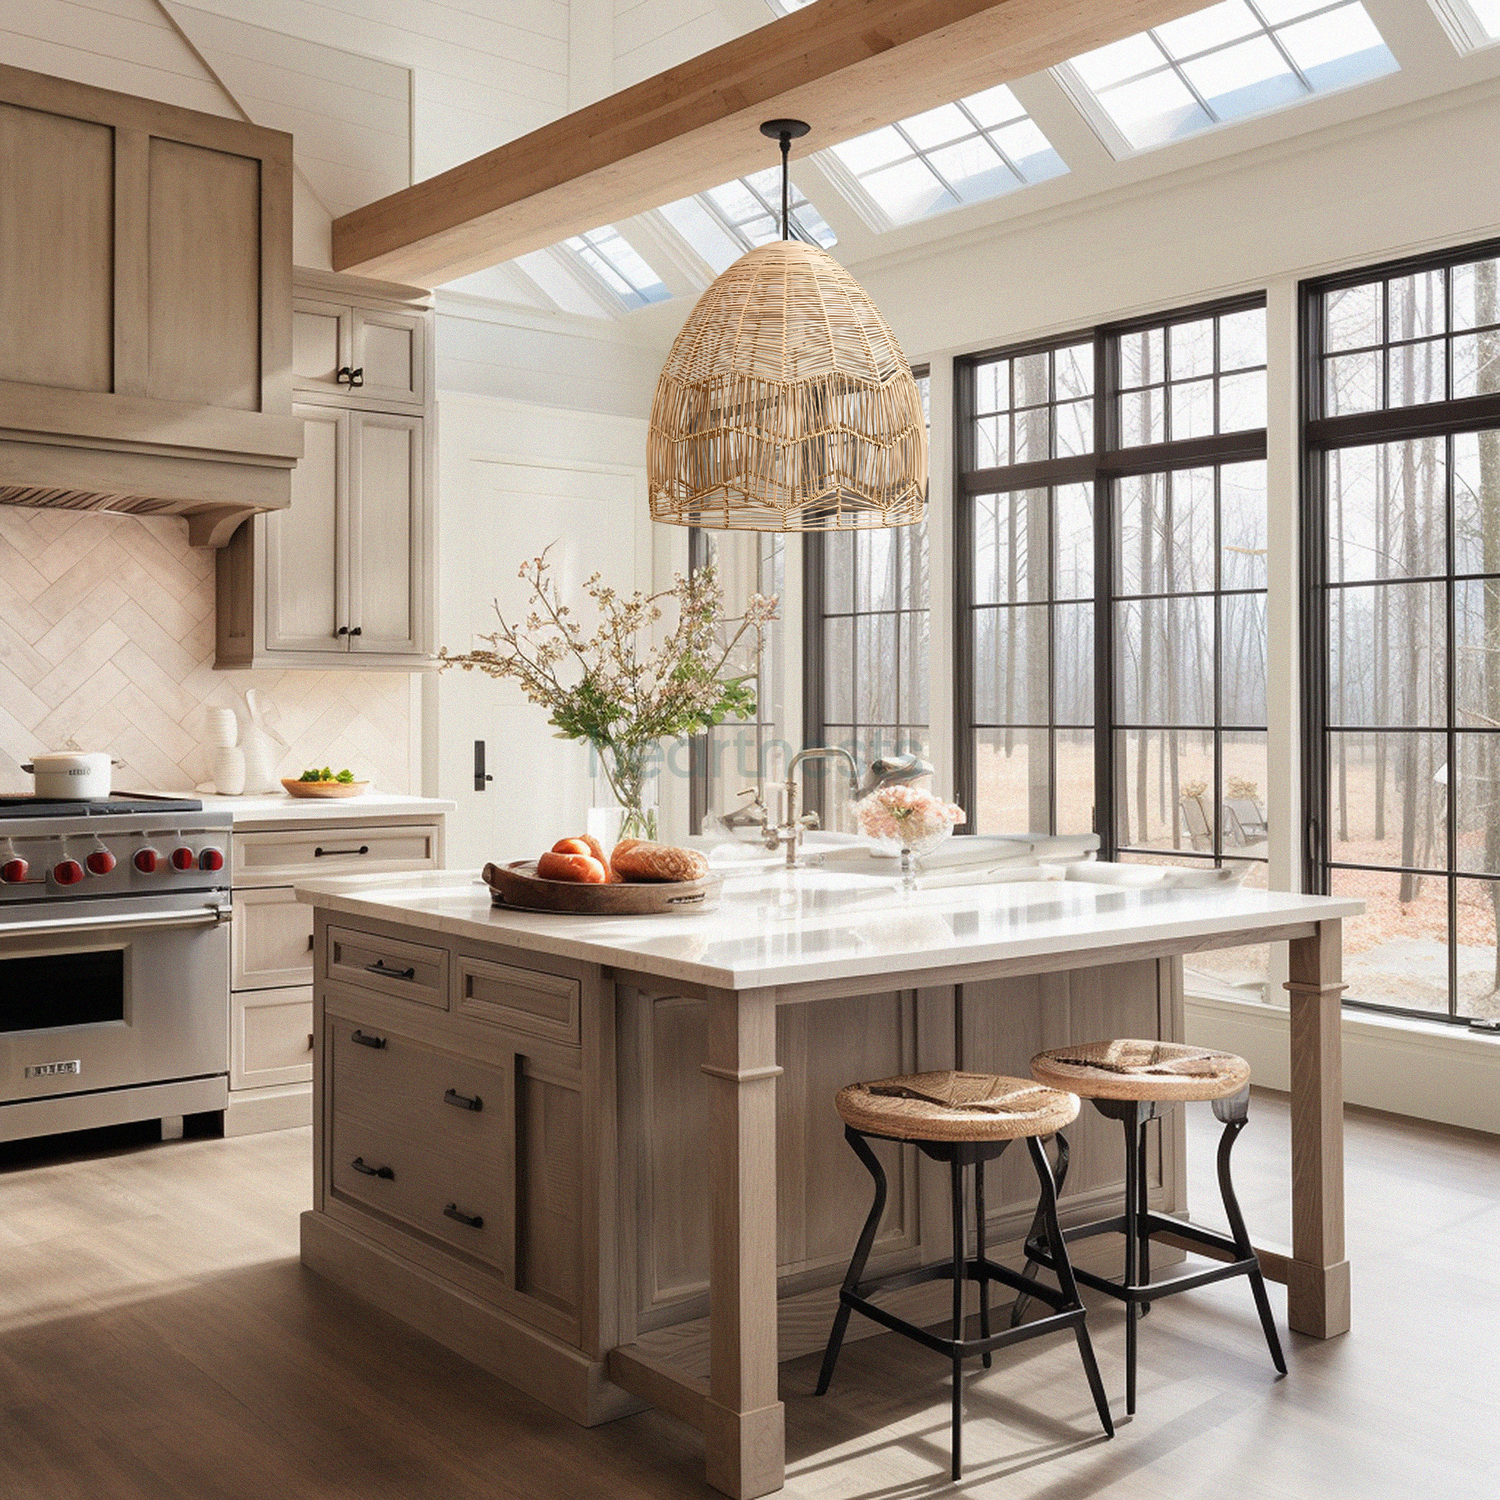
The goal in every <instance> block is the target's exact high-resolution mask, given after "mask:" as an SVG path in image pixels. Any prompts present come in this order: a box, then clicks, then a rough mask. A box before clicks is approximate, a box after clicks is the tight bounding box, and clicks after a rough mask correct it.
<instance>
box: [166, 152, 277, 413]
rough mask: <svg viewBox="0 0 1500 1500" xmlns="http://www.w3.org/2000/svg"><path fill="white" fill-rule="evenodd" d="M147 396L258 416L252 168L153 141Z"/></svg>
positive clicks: (256, 185) (242, 159)
mask: <svg viewBox="0 0 1500 1500" xmlns="http://www.w3.org/2000/svg"><path fill="white" fill-rule="evenodd" d="M150 172H151V189H150V194H149V202H150V261H149V265H150V283H149V287H150V290H149V313H148V318H147V327H148V332H149V341H150V355H149V362H148V374H147V385H146V394H147V395H148V396H154V397H156V398H158V399H159V400H162V401H184V402H192V403H194V404H195V405H198V406H222V407H231V408H234V409H237V410H240V411H259V410H260V404H261V400H260V397H261V390H260V335H261V328H260V275H261V267H260V163H259V162H256V161H253V160H252V159H251V158H249V157H247V156H234V155H231V154H230V153H229V152H227V151H210V150H206V149H205V148H203V147H201V146H187V145H184V144H182V143H181V142H180V141H169V140H162V139H159V138H153V140H152V141H151V146H150Z"/></svg>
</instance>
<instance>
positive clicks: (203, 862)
mask: <svg viewBox="0 0 1500 1500" xmlns="http://www.w3.org/2000/svg"><path fill="white" fill-rule="evenodd" d="M198 868H199V869H200V870H222V869H223V868H224V851H223V850H222V849H204V850H203V851H202V852H201V853H200V854H199V855H198Z"/></svg>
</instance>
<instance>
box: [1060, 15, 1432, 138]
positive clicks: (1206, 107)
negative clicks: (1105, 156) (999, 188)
mask: <svg viewBox="0 0 1500 1500" xmlns="http://www.w3.org/2000/svg"><path fill="white" fill-rule="evenodd" d="M1235 3H1237V4H1241V5H1243V6H1244V7H1245V9H1247V10H1248V11H1249V12H1250V15H1251V17H1252V19H1253V20H1254V22H1255V23H1256V29H1255V30H1252V31H1248V32H1244V33H1241V34H1239V35H1236V36H1232V37H1226V38H1221V39H1220V40H1218V41H1216V42H1214V43H1213V44H1212V45H1211V46H1204V47H1201V48H1199V49H1197V50H1195V51H1184V52H1183V53H1182V54H1181V55H1177V54H1175V53H1174V52H1173V51H1172V48H1171V46H1170V45H1169V43H1168V42H1166V41H1164V40H1162V38H1161V36H1159V35H1158V33H1159V32H1161V31H1163V30H1166V29H1168V28H1169V27H1172V26H1175V25H1178V24H1180V22H1182V21H1188V20H1193V19H1195V18H1197V17H1199V16H1203V15H1206V14H1207V13H1208V12H1209V11H1212V10H1215V9H1217V8H1218V7H1217V6H1216V5H1208V6H1205V7H1204V8H1203V9H1202V10H1200V11H1193V12H1191V13H1189V14H1188V15H1186V16H1182V17H1179V18H1178V19H1177V20H1175V21H1169V22H1163V23H1162V25H1161V26H1159V27H1148V28H1147V29H1146V30H1145V31H1140V32H1136V33H1134V34H1133V35H1132V36H1130V37H1126V38H1122V40H1121V42H1116V43H1111V44H1110V45H1111V46H1120V45H1122V44H1123V43H1124V42H1135V41H1138V40H1140V39H1142V38H1144V39H1146V40H1147V41H1149V43H1150V44H1151V45H1152V46H1153V47H1154V48H1155V49H1156V52H1157V54H1158V56H1159V58H1160V62H1157V63H1153V64H1152V65H1151V66H1150V67H1143V68H1141V69H1140V70H1139V71H1136V72H1132V73H1127V74H1122V75H1121V76H1120V77H1118V78H1111V79H1110V81H1109V82H1108V83H1106V84H1100V85H1098V86H1095V85H1093V84H1091V83H1089V82H1088V81H1087V80H1086V79H1085V77H1084V75H1083V73H1082V71H1081V70H1080V69H1079V68H1078V67H1077V62H1078V59H1077V58H1070V59H1069V60H1068V61H1066V62H1064V63H1060V64H1058V65H1057V66H1055V67H1054V68H1052V69H1051V72H1052V76H1053V78H1054V79H1055V80H1056V81H1057V83H1058V84H1059V86H1060V87H1061V88H1062V89H1063V91H1064V92H1065V93H1066V94H1067V95H1068V97H1069V98H1070V99H1071V100H1072V101H1073V103H1074V105H1075V106H1076V107H1077V108H1078V109H1079V111H1080V112H1081V113H1082V114H1083V116H1084V117H1085V119H1087V120H1088V122H1089V124H1090V125H1091V126H1092V127H1093V128H1094V131H1095V133H1096V134H1097V135H1098V136H1099V138H1100V139H1101V140H1102V141H1103V142H1104V144H1105V146H1106V147H1107V148H1108V150H1109V152H1110V154H1111V155H1112V156H1114V157H1115V158H1116V160H1124V159H1126V158H1128V157H1131V156H1137V155H1140V154H1141V153H1143V152H1147V151H1155V150H1159V149H1161V148H1162V147H1165V146H1174V145H1178V144H1181V143H1182V142H1183V141H1187V140H1191V139H1193V138H1195V137H1197V136H1201V135H1205V134H1207V133H1208V132H1210V131H1214V130H1222V129H1224V128H1225V127H1227V126H1231V125H1239V124H1244V123H1245V122H1247V121H1249V120H1253V119H1262V118H1264V117H1265V116H1267V115H1272V114H1280V113H1281V112H1282V111H1284V110H1287V109H1291V108H1293V107H1294V106H1296V105H1299V104H1306V103H1309V102H1310V101H1312V100H1315V99H1326V98H1330V97H1332V96H1333V95H1334V94H1339V93H1342V92H1344V91H1345V90H1346V89H1350V88H1357V87H1359V86H1361V85H1363V84H1366V83H1373V82H1375V81H1376V80H1378V79H1380V78H1388V77H1390V76H1391V75H1392V74H1393V73H1396V72H1399V71H1400V69H1401V64H1400V62H1399V60H1398V59H1397V58H1396V56H1395V54H1394V53H1393V52H1392V51H1391V47H1390V44H1389V43H1388V42H1387V41H1386V39H1385V35H1384V33H1383V32H1382V31H1381V30H1380V28H1379V26H1378V25H1377V24H1376V22H1375V19H1374V17H1372V16H1371V15H1370V13H1369V11H1368V10H1366V8H1365V6H1364V4H1363V0H1322V3H1321V4H1310V5H1309V6H1308V8H1307V9H1306V10H1303V11H1299V12H1296V13H1294V14H1290V15H1285V16H1283V17H1282V18H1281V19H1278V20H1275V21H1272V20H1268V19H1267V15H1266V10H1265V8H1264V7H1263V5H1262V3H1261V0H1235ZM1434 3H1435V4H1437V3H1442V0H1434ZM1354 7H1357V8H1358V9H1359V11H1360V13H1361V16H1362V17H1363V19H1364V21H1365V22H1366V23H1368V25H1369V27H1370V29H1371V31H1373V32H1374V34H1375V36H1376V37H1377V38H1378V39H1379V42H1380V48H1381V50H1383V51H1384V53H1385V56H1386V58H1387V59H1388V65H1387V66H1384V67H1381V68H1379V69H1378V70H1376V71H1371V72H1366V73H1363V74H1361V75H1360V76H1358V77H1354V78H1350V79H1347V80H1345V81H1341V82H1336V83H1333V84H1331V85H1322V86H1319V85H1316V84H1314V83H1313V82H1312V81H1311V79H1310V78H1309V76H1308V73H1309V69H1307V68H1305V67H1304V66H1303V65H1302V64H1300V63H1298V62H1297V60H1296V58H1295V57H1294V56H1293V55H1292V51H1291V49H1290V48H1289V47H1288V45H1287V43H1286V41H1285V39H1284V37H1283V35H1282V33H1284V32H1287V31H1290V30H1292V29H1294V28H1296V27H1299V26H1302V25H1304V24H1306V23H1307V22H1310V21H1316V20H1318V19H1320V18H1323V17H1327V16H1331V15H1334V14H1336V13H1337V12H1339V11H1343V10H1347V9H1351V8H1354ZM1255 42H1264V43H1269V45H1270V46H1271V47H1272V48H1273V49H1274V51H1275V53H1276V55H1277V57H1278V59H1279V61H1280V62H1281V64H1282V65H1283V67H1284V68H1285V70H1286V71H1285V73H1278V74H1276V75H1275V77H1276V78H1287V77H1289V78H1290V79H1291V80H1292V81H1293V82H1294V83H1295V84H1296V86H1297V87H1298V88H1299V89H1300V90H1301V92H1300V93H1299V94H1298V95H1297V96H1296V97H1294V98H1289V99H1283V100H1279V101H1274V102H1270V103H1267V104H1266V105H1265V106H1264V107H1262V108H1258V109H1250V110H1247V111H1245V112H1243V113H1236V114H1231V115H1225V114H1223V113H1221V112H1220V111H1219V110H1218V109H1216V108H1215V106H1214V103H1213V102H1212V100H1211V99H1210V97H1208V96H1207V95H1206V94H1205V92H1204V90H1203V89H1201V88H1200V87H1199V86H1198V85H1197V84H1196V83H1194V81H1193V79H1192V77H1191V76H1190V74H1189V72H1188V71H1187V70H1188V69H1189V68H1191V67H1192V66H1193V65H1194V64H1198V63H1204V62H1207V61H1209V60H1211V59H1213V58H1215V57H1216V56H1220V55H1222V54H1224V53H1227V52H1230V51H1233V50H1234V49H1236V48H1239V47H1243V46H1246V45H1248V44H1251V43H1255ZM1096 50H1097V51H1100V52H1103V51H1105V50H1107V49H1105V48H1098V49H1096ZM1367 50H1374V49H1367ZM1091 55H1092V54H1090V53H1083V54H1080V56H1081V57H1088V56H1091ZM1358 55H1359V53H1358V52H1349V53H1345V54H1342V56H1341V57H1339V58H1335V59H1333V62H1335V63H1337V62H1343V61H1347V60H1348V59H1349V58H1352V57H1356V56H1358ZM1162 76H1166V77H1169V78H1170V79H1171V80H1172V82H1173V83H1174V84H1175V85H1176V86H1178V87H1179V88H1181V89H1182V90H1184V91H1185V92H1186V93H1187V95H1188V96H1189V98H1190V100H1191V104H1192V107H1193V108H1194V110H1195V111H1198V112H1201V115H1202V116H1203V119H1204V123H1202V124H1198V125H1194V126H1193V127H1192V128H1190V129H1185V130H1180V131H1178V132H1175V133H1171V134H1168V135H1166V136H1164V137H1162V138H1160V139H1146V140H1143V141H1141V142H1140V143H1139V144H1138V143H1137V142H1136V141H1134V140H1132V139H1131V136H1130V135H1129V134H1128V133H1127V130H1128V126H1126V125H1125V124H1122V123H1120V122H1119V121H1117V120H1116V118H1115V116H1114V114H1113V113H1112V112H1111V110H1110V108H1109V106H1108V104H1107V103H1106V102H1105V98H1106V96H1108V95H1109V94H1112V93H1115V92H1117V91H1119V90H1121V89H1124V88H1127V87H1129V86H1131V85H1134V84H1139V83H1143V82H1145V81H1146V80H1148V79H1151V78H1157V77H1162ZM1225 97H1227V95H1223V94H1219V95H1214V96H1213V98H1216V99H1219V100H1221V101H1222V99H1224V98H1225Z"/></svg>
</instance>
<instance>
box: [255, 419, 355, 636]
mask: <svg viewBox="0 0 1500 1500" xmlns="http://www.w3.org/2000/svg"><path fill="white" fill-rule="evenodd" d="M294 410H295V411H296V414H297V415H298V416H300V417H302V418H303V419H304V424H303V433H304V448H303V454H302V461H301V463H299V464H298V465H297V467H296V468H295V469H293V470H292V505H291V509H290V510H282V511H274V512H272V513H271V514H270V515H268V516H267V517H266V518H265V528H266V598H265V609H266V649H267V650H269V651H339V650H343V649H345V645H344V643H345V642H346V640H347V639H348V637H347V636H341V635H339V634H338V628H339V626H340V625H342V624H345V623H346V617H345V608H344V605H345V598H346V594H345V588H344V584H343V581H342V568H343V563H342V560H341V559H342V553H341V548H340V542H341V539H342V533H343V529H344V526H345V524H346V521H345V515H346V511H347V503H348V500H347V485H348V430H349V414H348V413H347V412H342V411H336V410H333V409H332V408H330V407H324V406H299V407H296V408H294Z"/></svg>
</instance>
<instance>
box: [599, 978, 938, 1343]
mask: <svg viewBox="0 0 1500 1500" xmlns="http://www.w3.org/2000/svg"><path fill="white" fill-rule="evenodd" d="M617 996H618V999H617V1011H616V1018H617V1026H618V1034H619V1061H618V1065H619V1070H620V1079H621V1087H620V1122H619V1130H620V1149H621V1161H622V1181H621V1197H622V1201H626V1202H629V1203H633V1204H636V1205H639V1208H638V1209H637V1211H636V1216H635V1231H634V1236H633V1239H634V1243H633V1246H632V1247H631V1252H630V1253H631V1254H633V1256H634V1266H633V1273H627V1281H628V1280H631V1279H633V1281H634V1286H635V1309H634V1311H635V1324H636V1328H637V1329H638V1330H639V1331H641V1332H645V1331H648V1330H650V1329H652V1328H658V1327H663V1326H666V1325H668V1324H672V1323H677V1322H681V1321H683V1320H684V1319H687V1318H694V1317H699V1316H701V1315H702V1314H703V1313H704V1311H705V1310H706V1308H707V1291H708V1267H709V1219H708V1198H707V1194H706V1192H705V1190H704V1188H705V1183H706V1180H707V1173H708V1156H707V1104H708V1092H707V1079H706V1078H705V1077H704V1075H703V1072H702V1065H703V1063H704V1061H705V1059H706V1056H707V1051H706V1049H707V1008H706V1006H705V1005H704V1003H703V1001H702V1000H700V999H697V998H695V997H690V996H683V995H677V994H673V993H670V992H648V991H646V990H643V989H637V988H631V987H629V986H623V985H622V986H619V987H618V988H617ZM951 1038H952V1007H951V992H950V991H946V990H944V991H941V992H938V991H934V992H931V993H928V992H923V993H922V995H921V997H920V1000H919V997H918V995H917V994H916V993H914V992H911V991H900V992H891V993H887V994H878V995H872V996H868V997H863V998H858V999H851V1000H840V1001H837V1002H829V1003H826V1004H822V1003H819V1004H809V1005H796V1006H787V1007H784V1008H783V1009H782V1010H780V1011H779V1012H778V1015H777V1061H778V1064H779V1065H780V1067H781V1068H782V1074H781V1076H780V1078H778V1079H777V1085H776V1088H777V1095H776V1098H777V1106H776V1114H777V1130H776V1136H777V1157H776V1179H777V1180H776V1188H777V1260H778V1264H779V1266H780V1270H781V1280H782V1285H783V1290H786V1289H788V1288H789V1287H792V1286H796V1287H801V1286H804V1285H807V1286H812V1285H822V1284H832V1283H836V1282H837V1281H838V1280H840V1279H841V1277H842V1276H843V1273H844V1268H845V1266H846V1265H847V1263H848V1259H849V1252H850V1249H851V1248H852V1246H853V1244H854V1238H855V1236H856V1235H857V1234H858V1231H859V1227H860V1225H861V1224H862V1223H863V1222H864V1218H865V1215H866V1214H867V1213H868V1212H869V1209H870V1178H869V1174H868V1173H867V1172H866V1171H865V1170H864V1168H863V1167H862V1166H860V1164H859V1162H858V1160H857V1159H856V1158H855V1156H854V1154H853V1153H852V1152H851V1151H850V1149H849V1147H848V1145H847V1143H846V1142H845V1140H844V1134H843V1126H842V1124H841V1123H840V1121H839V1117H838V1114H837V1112H836V1111H835V1110H834V1107H833V1099H834V1095H835V1094H836V1093H837V1092H838V1090H839V1089H840V1088H841V1087H842V1086H843V1085H844V1084H846V1083H849V1082H851V1081H852V1080H854V1079H857V1078H879V1077H882V1076H886V1075H889V1074H892V1073H901V1072H910V1071H913V1070H914V1069H915V1068H917V1067H918V1066H921V1065H930V1066H939V1067H940V1066H946V1065H948V1060H949V1058H950V1057H951ZM945 1048H946V1051H945V1050H944V1049H945ZM876 1150H877V1152H878V1154H879V1155H880V1157H881V1159H882V1160H883V1162H884V1164H885V1168H886V1171H887V1174H888V1176H889V1181H890V1197H889V1199H888V1202H887V1207H886V1212H885V1218H884V1221H883V1222H882V1225H881V1228H880V1231H879V1235H878V1237H877V1239H876V1245H875V1253H876V1256H877V1262H872V1266H873V1265H876V1264H878V1265H879V1266H880V1267H881V1268H882V1269H886V1268H897V1267H901V1266H904V1265H910V1264H915V1263H916V1262H917V1261H918V1260H919V1259H921V1258H922V1239H923V1223H924V1215H923V1211H922V1207H921V1203H920V1195H919V1191H918V1176H919V1172H918V1166H917V1162H916V1160H915V1158H914V1156H913V1154H912V1153H910V1152H902V1151H901V1150H900V1149H899V1148H898V1147H896V1146H895V1145H893V1144H889V1143H880V1144H878V1145H877V1147H876ZM939 1221H942V1216H941V1215H940V1216H939Z"/></svg>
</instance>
